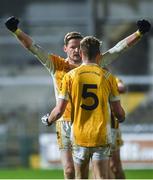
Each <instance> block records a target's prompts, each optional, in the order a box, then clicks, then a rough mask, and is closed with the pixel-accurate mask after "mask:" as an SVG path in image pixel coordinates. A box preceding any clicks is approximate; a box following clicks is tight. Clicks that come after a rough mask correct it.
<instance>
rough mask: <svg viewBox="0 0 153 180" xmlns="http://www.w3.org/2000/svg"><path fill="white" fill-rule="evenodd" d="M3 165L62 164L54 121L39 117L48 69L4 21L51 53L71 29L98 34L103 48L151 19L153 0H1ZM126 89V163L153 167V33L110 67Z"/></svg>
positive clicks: (46, 102) (50, 97) (47, 100)
mask: <svg viewBox="0 0 153 180" xmlns="http://www.w3.org/2000/svg"><path fill="white" fill-rule="evenodd" d="M0 2H1V8H0V26H1V28H0V147H1V148H0V167H1V168H5V167H6V168H8V167H10V168H12V167H32V168H39V167H41V168H57V167H58V168H60V167H61V164H60V159H59V152H58V148H57V145H56V137H55V127H54V126H53V127H50V128H46V127H44V126H43V125H42V124H41V121H40V118H41V116H43V115H44V114H46V113H47V112H50V110H51V109H52V107H54V105H55V98H54V90H53V87H52V86H53V85H52V80H51V77H50V76H49V74H48V72H47V70H46V69H45V68H44V67H43V66H42V65H41V64H40V63H39V62H38V61H37V59H36V58H35V57H33V56H32V55H31V54H30V53H29V52H28V51H26V50H25V49H23V47H21V45H19V43H18V42H17V41H16V39H15V38H14V37H12V36H11V34H10V32H8V30H7V29H6V28H5V26H4V21H5V20H6V18H8V17H9V16H12V15H14V16H17V17H18V18H19V19H20V20H21V24H20V26H21V28H22V29H23V30H24V31H25V32H27V33H28V34H29V35H30V36H32V37H33V39H34V40H35V41H36V42H37V43H38V44H40V45H41V46H42V47H44V48H45V49H46V50H48V51H49V52H53V53H57V54H59V55H61V56H64V57H65V54H64V52H63V49H62V48H63V37H64V35H65V34H66V33H67V32H69V31H79V32H81V33H82V34H83V35H95V36H96V37H98V38H100V39H101V40H102V41H103V45H102V52H105V51H106V50H107V49H109V48H110V47H112V46H113V45H115V44H116V43H117V42H118V41H119V40H121V39H123V38H124V37H126V36H128V35H130V34H131V33H133V32H134V31H136V30H137V26H136V21H137V20H139V19H142V18H144V19H148V20H149V21H150V22H151V23H152V24H153V14H152V12H153V0H124V1H123V0H77V1H74V0H58V1H55V0H43V1H41V0H22V1H20V0H13V1H10V0H0ZM109 68H110V70H111V71H112V72H113V73H114V74H115V75H117V76H118V77H119V78H121V79H122V80H123V81H124V83H125V84H126V85H127V87H128V92H127V93H126V94H125V95H123V96H122V103H123V106H124V108H125V110H126V112H127V119H126V122H125V123H123V124H122V125H121V129H122V132H123V139H124V141H125V142H124V146H123V147H122V149H121V157H122V160H123V165H124V167H125V168H150V169H153V91H152V90H153V31H151V32H149V33H148V34H147V35H145V36H144V37H143V38H142V40H141V41H140V42H139V43H138V44H137V45H136V46H134V47H133V48H131V49H130V50H128V51H127V52H126V53H125V54H123V55H122V56H121V57H120V58H118V60H117V61H115V62H114V63H113V64H112V65H111V66H110V67H109Z"/></svg>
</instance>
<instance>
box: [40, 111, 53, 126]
mask: <svg viewBox="0 0 153 180" xmlns="http://www.w3.org/2000/svg"><path fill="white" fill-rule="evenodd" d="M48 117H49V114H46V115H44V116H43V117H42V118H41V122H42V123H43V124H44V125H45V126H50V125H52V123H49V122H48Z"/></svg>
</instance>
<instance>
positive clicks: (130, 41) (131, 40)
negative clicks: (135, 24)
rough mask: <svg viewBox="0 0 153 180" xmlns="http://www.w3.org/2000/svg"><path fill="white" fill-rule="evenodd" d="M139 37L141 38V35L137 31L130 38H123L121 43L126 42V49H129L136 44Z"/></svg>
mask: <svg viewBox="0 0 153 180" xmlns="http://www.w3.org/2000/svg"><path fill="white" fill-rule="evenodd" d="M141 37H142V34H141V33H140V31H139V30H137V31H136V32H135V33H133V34H131V35H130V36H128V37H127V38H125V40H123V41H125V42H126V44H127V47H131V46H133V45H134V44H136V43H137V42H138V41H139V40H140V38H141Z"/></svg>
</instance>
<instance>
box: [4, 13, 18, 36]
mask: <svg viewBox="0 0 153 180" xmlns="http://www.w3.org/2000/svg"><path fill="white" fill-rule="evenodd" d="M18 24H19V19H17V18H16V17H14V16H11V17H9V18H8V19H7V20H6V22H5V26H6V27H7V29H9V30H10V31H12V32H15V31H16V30H17V28H18Z"/></svg>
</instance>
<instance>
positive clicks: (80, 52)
mask: <svg viewBox="0 0 153 180" xmlns="http://www.w3.org/2000/svg"><path fill="white" fill-rule="evenodd" d="M79 54H80V57H81V59H82V51H81V49H80V50H79Z"/></svg>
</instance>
